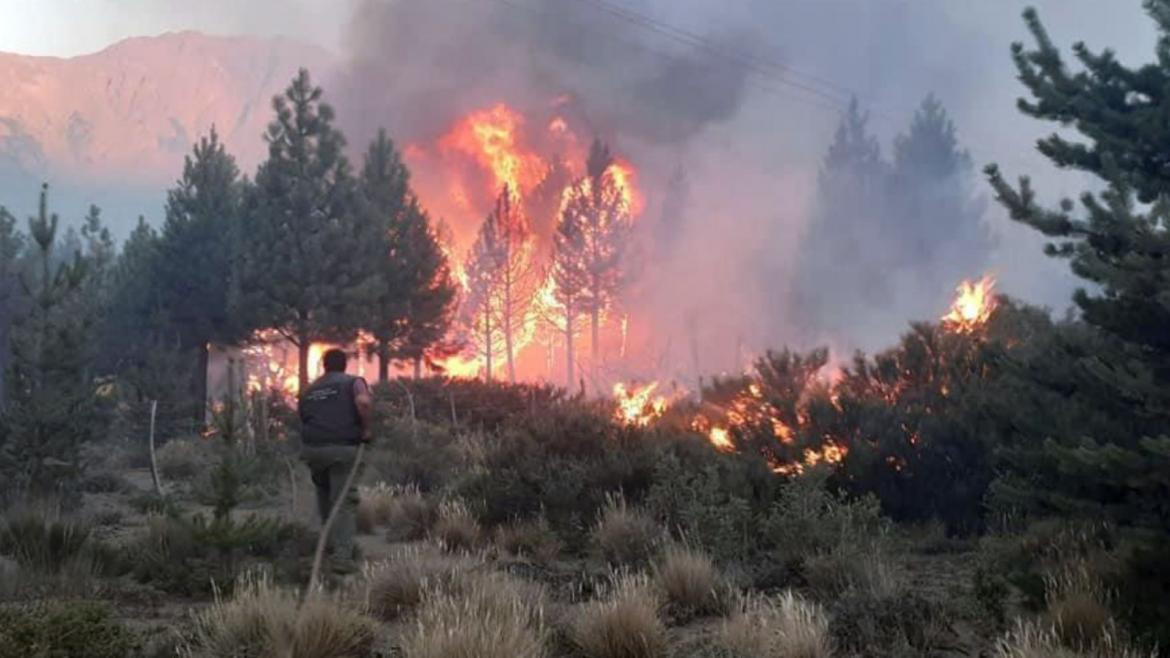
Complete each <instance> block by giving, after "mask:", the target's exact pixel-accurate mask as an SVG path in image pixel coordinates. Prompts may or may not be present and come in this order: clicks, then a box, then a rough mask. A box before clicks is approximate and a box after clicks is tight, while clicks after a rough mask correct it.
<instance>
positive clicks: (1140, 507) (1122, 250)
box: [987, 0, 1170, 643]
mask: <svg viewBox="0 0 1170 658" xmlns="http://www.w3.org/2000/svg"><path fill="white" fill-rule="evenodd" d="M1145 7H1146V10H1147V11H1148V13H1149V14H1150V16H1151V17H1152V18H1153V19H1154V21H1155V22H1156V24H1157V27H1158V31H1159V41H1158V47H1157V52H1156V62H1155V63H1151V64H1146V65H1144V66H1141V67H1139V68H1137V69H1130V68H1126V67H1124V66H1122V65H1121V64H1120V63H1119V62H1118V61H1117V60H1116V58H1115V57H1114V55H1113V53H1112V52H1110V51H1108V50H1106V51H1104V52H1101V53H1094V52H1092V51H1090V50H1089V49H1088V48H1087V47H1086V46H1085V45H1084V44H1080V43H1078V44H1077V45H1075V46H1074V47H1073V50H1074V53H1075V55H1076V58H1077V60H1078V61H1079V63H1080V66H1081V67H1082V68H1081V70H1078V71H1073V70H1071V69H1070V67H1068V66H1067V64H1066V63H1065V60H1064V57H1063V56H1062V54H1061V52H1060V51H1059V50H1058V49H1057V48H1056V47H1055V46H1054V45H1053V43H1052V41H1051V39H1050V38H1049V36H1048V34H1047V33H1046V31H1045V30H1044V27H1043V25H1042V24H1041V23H1040V20H1039V18H1038V17H1037V14H1036V12H1035V11H1033V10H1028V11H1027V12H1025V14H1024V17H1025V21H1026V23H1027V25H1028V27H1029V29H1030V31H1031V33H1032V37H1033V39H1034V41H1035V48H1034V49H1031V50H1029V49H1026V48H1025V47H1024V46H1023V45H1022V44H1015V45H1014V46H1013V48H1012V55H1013V58H1014V60H1015V64H1016V68H1017V70H1018V71H1019V78H1020V80H1021V81H1022V82H1023V83H1024V85H1025V86H1026V87H1027V89H1028V92H1029V93H1030V96H1031V98H1030V99H1021V100H1020V101H1019V108H1020V109H1021V111H1023V112H1024V113H1025V114H1027V115H1029V116H1032V117H1035V118H1037V119H1041V120H1045V121H1054V122H1057V123H1059V124H1060V125H1062V126H1067V127H1071V128H1073V129H1075V130H1076V131H1077V132H1079V133H1080V134H1081V137H1082V139H1078V140H1075V141H1074V140H1071V139H1068V138H1066V137H1063V136H1061V135H1059V134H1053V135H1052V136H1050V137H1047V138H1045V139H1043V140H1041V141H1040V142H1039V149H1040V151H1041V152H1042V153H1043V154H1044V155H1046V156H1047V157H1048V158H1049V159H1050V160H1052V161H1053V163H1055V164H1056V165H1057V166H1059V167H1061V168H1071V169H1077V170H1081V171H1084V172H1088V173H1091V174H1094V175H1095V176H1097V177H1098V178H1100V179H1101V180H1102V181H1103V182H1104V183H1105V189H1104V190H1103V191H1100V192H1086V193H1085V194H1083V195H1082V196H1081V199H1080V201H1081V206H1082V208H1083V212H1080V213H1078V212H1077V210H1076V205H1075V204H1074V203H1073V202H1072V201H1071V200H1064V201H1063V202H1062V203H1061V204H1060V205H1059V206H1058V207H1056V208H1048V207H1043V206H1041V205H1040V204H1039V203H1037V201H1036V193H1035V191H1034V190H1033V188H1032V185H1031V183H1030V181H1029V180H1028V179H1027V178H1021V179H1020V182H1019V184H1018V185H1017V186H1013V185H1011V184H1010V183H1008V182H1007V181H1006V180H1005V179H1004V178H1003V177H1002V176H1001V174H1000V173H999V170H998V169H997V168H996V167H995V166H990V167H988V169H987V173H988V177H989V179H990V182H991V185H992V187H993V188H994V189H995V192H996V194H997V196H998V199H999V201H1000V202H1001V203H1003V204H1004V206H1005V207H1006V208H1007V209H1008V210H1009V211H1010V213H1011V217H1012V218H1013V219H1014V220H1016V221H1019V222H1022V223H1024V224H1026V225H1028V226H1031V227H1033V228H1035V229H1036V230H1038V231H1040V232H1041V233H1043V234H1044V235H1046V236H1048V237H1050V238H1052V239H1053V242H1052V243H1050V244H1049V245H1048V246H1047V248H1046V251H1047V253H1048V254H1049V255H1051V256H1056V257H1059V258H1066V259H1068V260H1069V262H1070V264H1071V268H1072V271H1073V273H1074V274H1076V275H1077V276H1078V277H1080V278H1082V279H1084V280H1086V281H1087V282H1089V283H1090V284H1092V285H1091V287H1088V288H1082V289H1079V290H1077V291H1076V293H1075V295H1074V297H1073V299H1074V301H1075V303H1076V305H1077V306H1078V307H1079V309H1080V311H1081V315H1082V317H1083V319H1084V321H1085V322H1086V323H1087V324H1088V325H1089V326H1090V327H1091V328H1092V329H1093V330H1094V331H1092V332H1089V333H1090V335H1089V336H1087V337H1081V339H1079V340H1076V341H1071V340H1065V341H1062V342H1058V343H1056V344H1055V345H1054V349H1052V350H1051V352H1050V355H1049V356H1050V357H1051V358H1052V359H1054V362H1039V363H1034V364H1033V366H1034V367H1033V369H1031V372H1029V374H1032V375H1033V384H1034V388H1038V389H1048V390H1049V391H1052V392H1053V393H1055V394H1056V395H1049V396H1048V397H1049V398H1051V399H1056V400H1058V401H1061V400H1067V399H1070V397H1071V398H1072V399H1075V400H1076V401H1077V402H1079V403H1081V404H1082V405H1083V406H1081V407H1080V408H1079V409H1076V410H1074V411H1073V412H1072V413H1071V414H1070V413H1068V410H1069V407H1068V405H1067V404H1061V405H1060V406H1058V407H1056V408H1055V409H1053V410H1050V411H1048V413H1047V414H1046V416H1045V417H1047V418H1052V419H1053V420H1054V422H1053V423H1051V424H1049V425H1047V426H1046V427H1043V428H1038V429H1039V431H1037V432H1035V433H1034V434H1030V435H1024V436H1018V439H1017V445H1019V446H1020V452H1023V453H1024V454H1025V455H1030V458H1024V459H1020V460H1018V461H1016V462H1015V463H1012V464H1009V466H1011V467H1012V471H1011V474H1012V475H1013V476H1014V477H1013V481H1012V483H1011V484H1012V488H1013V489H1015V490H1016V492H1017V493H1020V494H1024V497H1026V498H1027V499H1028V501H1029V502H1030V503H1031V506H1032V508H1033V509H1039V510H1040V511H1047V512H1059V513H1073V514H1077V515H1083V516H1087V517H1089V518H1093V519H1102V518H1105V519H1111V520H1113V521H1114V522H1116V523H1118V524H1120V525H1121V526H1122V527H1126V528H1136V529H1138V531H1139V532H1140V535H1141V536H1144V537H1146V539H1145V543H1146V544H1147V545H1148V546H1149V547H1150V548H1149V549H1148V550H1147V551H1145V553H1144V554H1145V555H1146V556H1147V557H1145V558H1142V557H1141V556H1142V555H1143V552H1142V551H1138V552H1136V553H1134V557H1133V558H1132V559H1131V562H1130V568H1131V571H1132V573H1133V576H1134V579H1135V580H1140V581H1141V584H1140V586H1138V585H1137V584H1136V582H1135V583H1134V587H1135V588H1136V589H1140V590H1142V591H1143V592H1146V593H1147V594H1145V595H1144V600H1140V601H1131V602H1130V605H1129V608H1130V609H1131V612H1130V616H1131V620H1132V621H1133V622H1134V623H1135V624H1136V625H1137V626H1139V627H1141V628H1144V629H1145V630H1147V631H1148V632H1149V633H1150V634H1151V635H1154V636H1155V637H1156V638H1157V639H1159V640H1160V641H1161V642H1163V643H1165V642H1166V641H1170V626H1167V625H1166V622H1165V620H1166V619H1167V618H1168V615H1170V610H1167V604H1166V601H1167V600H1170V599H1168V598H1167V593H1168V592H1170V573H1167V571H1166V569H1165V561H1164V557H1165V555H1166V551H1167V549H1168V547H1170V482H1168V480H1167V476H1166V474H1167V473H1170V433H1168V431H1167V428H1168V427H1170V331H1168V330H1167V327H1170V301H1168V300H1170V259H1168V258H1167V254H1168V253H1170V194H1168V193H1170V175H1168V174H1167V170H1166V167H1165V165H1164V161H1165V144H1167V143H1168V142H1170V126H1168V124H1167V123H1166V121H1165V120H1164V118H1165V116H1166V114H1167V112H1168V111H1170V97H1168V96H1167V95H1166V89H1168V88H1170V1H1168V0H1147V1H1146V2H1145ZM1057 369H1062V370H1063V372H1061V373H1059V374H1061V375H1062V377H1060V378H1058V379H1054V378H1051V377H1049V376H1048V375H1051V374H1053V372H1054V371H1055V370H1057ZM1031 397H1033V398H1036V399H1044V398H1043V397H1041V395H1033V396H1031ZM1025 399H1027V398H1025ZM1058 413H1061V414H1066V416H1071V417H1072V418H1073V419H1074V420H1075V419H1076V418H1082V419H1083V418H1089V419H1092V420H1093V421H1094V422H1090V423H1080V424H1075V425H1074V424H1072V423H1069V422H1068V419H1067V417H1066V418H1062V417H1060V416H1058V415H1057V414H1058ZM1101 419H1104V422H1102V420H1101ZM1159 553H1160V554H1161V556H1162V557H1161V558H1158V557H1156V556H1157V555H1158V554H1159ZM1125 595H1126V596H1127V597H1131V598H1133V597H1136V596H1137V592H1136V591H1134V592H1129V591H1127V592H1125Z"/></svg>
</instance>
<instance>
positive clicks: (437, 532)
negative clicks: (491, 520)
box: [431, 500, 480, 551]
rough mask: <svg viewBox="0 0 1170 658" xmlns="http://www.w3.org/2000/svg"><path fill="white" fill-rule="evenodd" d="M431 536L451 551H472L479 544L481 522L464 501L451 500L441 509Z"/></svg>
mask: <svg viewBox="0 0 1170 658" xmlns="http://www.w3.org/2000/svg"><path fill="white" fill-rule="evenodd" d="M431 536H432V537H434V538H435V539H437V540H438V541H439V543H440V544H441V545H442V546H443V547H444V548H446V549H447V550H449V551H466V550H470V549H471V548H473V547H475V545H476V544H478V543H479V536H480V528H479V521H476V519H475V516H473V515H472V513H471V510H469V509H468V508H467V505H465V504H464V503H463V501H459V500H449V501H446V502H444V503H443V504H442V505H441V506H440V507H439V518H438V520H436V521H435V525H434V527H432V528H431Z"/></svg>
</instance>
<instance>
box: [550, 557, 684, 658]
mask: <svg viewBox="0 0 1170 658" xmlns="http://www.w3.org/2000/svg"><path fill="white" fill-rule="evenodd" d="M658 608H659V600H658V596H657V594H656V593H655V590H654V588H653V586H652V585H651V584H650V582H649V581H648V580H647V579H646V578H644V577H640V576H630V575H624V576H619V577H615V579H614V581H613V582H612V583H611V585H610V587H609V591H607V592H605V593H603V598H601V599H600V600H596V601H591V602H588V603H585V604H582V605H581V606H580V607H579V608H578V610H577V613H576V616H575V618H574V619H573V621H572V625H571V628H570V637H571V639H572V642H573V644H574V646H575V647H576V648H577V650H578V651H579V652H580V653H581V654H582V655H583V656H585V657H586V658H658V657H660V656H664V655H665V654H666V646H667V642H666V626H665V625H664V624H663V623H662V619H661V618H660V617H659V615H658Z"/></svg>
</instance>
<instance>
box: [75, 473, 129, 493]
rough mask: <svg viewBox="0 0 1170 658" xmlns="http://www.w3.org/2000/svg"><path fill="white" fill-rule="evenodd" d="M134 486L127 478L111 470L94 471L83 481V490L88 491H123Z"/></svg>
mask: <svg viewBox="0 0 1170 658" xmlns="http://www.w3.org/2000/svg"><path fill="white" fill-rule="evenodd" d="M133 488H134V487H133V485H132V484H130V483H129V482H127V481H126V478H124V477H122V476H121V475H118V474H117V473H111V472H109V471H105V472H101V473H92V474H90V475H88V476H86V478H85V479H84V480H82V481H81V490H82V491H84V492H86V493H121V492H124V491H130V490H132V489H133Z"/></svg>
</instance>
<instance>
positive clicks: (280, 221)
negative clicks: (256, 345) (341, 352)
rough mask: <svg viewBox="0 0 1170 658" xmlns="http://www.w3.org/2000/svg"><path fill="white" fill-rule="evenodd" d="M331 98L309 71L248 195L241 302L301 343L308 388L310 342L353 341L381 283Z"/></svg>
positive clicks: (287, 95)
mask: <svg viewBox="0 0 1170 658" xmlns="http://www.w3.org/2000/svg"><path fill="white" fill-rule="evenodd" d="M321 96H322V91H321V88H320V87H315V86H313V84H312V82H311V81H310V79H309V73H308V72H307V71H305V70H304V69H302V70H301V71H300V73H299V74H298V75H297V76H296V77H295V78H294V79H293V81H292V83H291V84H290V85H289V87H288V89H287V90H286V91H285V92H284V94H283V95H281V96H277V97H276V98H274V99H273V108H274V109H275V111H276V118H275V120H273V121H272V123H270V124H269V126H268V130H267V132H266V134H265V140H266V141H267V142H268V159H267V160H266V161H264V162H263V163H262V164H261V165H260V168H259V169H258V170H257V172H256V180H255V184H254V186H253V187H252V188H251V189H250V190H249V192H248V194H247V210H246V221H245V223H244V227H243V230H242V234H243V240H242V248H243V253H242V258H241V265H240V277H239V286H238V291H239V298H238V300H237V303H236V305H235V308H236V309H238V310H239V312H240V313H241V314H244V315H246V316H247V317H248V320H249V322H248V326H250V327H251V328H254V329H271V330H274V331H276V332H277V333H278V334H279V335H281V336H283V337H284V338H286V339H287V340H288V341H289V342H291V343H292V344H293V345H295V346H296V348H297V352H298V370H297V374H298V382H299V383H300V386H301V387H302V389H303V388H304V386H305V385H306V384H307V383H308V379H309V372H308V361H309V347H310V345H311V344H312V343H313V342H314V341H322V340H336V341H345V340H349V339H351V338H352V337H353V336H354V334H355V332H356V329H357V325H358V323H359V322H360V312H361V306H362V304H363V303H368V301H369V298H370V297H371V296H372V292H371V290H372V289H374V288H375V287H376V283H377V277H376V273H374V272H370V271H368V270H366V269H365V264H366V263H365V261H364V259H362V258H360V257H359V256H360V254H362V253H363V252H362V250H363V249H364V248H365V246H364V245H365V242H366V241H367V240H368V239H369V226H368V222H365V221H363V218H362V213H363V212H364V211H363V210H362V208H361V199H360V195H359V194H358V193H357V185H356V181H355V179H354V176H353V175H352V174H351V172H350V166H349V162H348V161H347V160H346V158H345V155H344V153H343V149H344V147H345V138H344V137H343V136H342V134H341V132H340V131H338V130H337V128H335V127H334V126H333V119H334V113H333V108H331V107H330V106H329V105H328V104H326V103H324V102H323V101H322V100H321Z"/></svg>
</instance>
